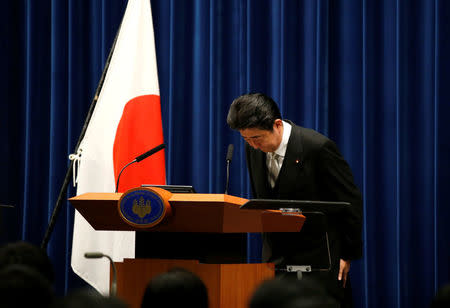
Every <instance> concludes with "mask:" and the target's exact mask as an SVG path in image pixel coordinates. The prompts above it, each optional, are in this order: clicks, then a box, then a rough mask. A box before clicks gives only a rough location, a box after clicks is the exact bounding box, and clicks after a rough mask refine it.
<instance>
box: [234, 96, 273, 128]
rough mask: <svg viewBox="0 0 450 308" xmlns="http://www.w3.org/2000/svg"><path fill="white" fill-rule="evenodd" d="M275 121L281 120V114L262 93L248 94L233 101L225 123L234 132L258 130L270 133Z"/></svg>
mask: <svg viewBox="0 0 450 308" xmlns="http://www.w3.org/2000/svg"><path fill="white" fill-rule="evenodd" d="M276 119H281V113H280V109H279V108H278V105H277V104H276V103H275V101H274V100H273V99H272V98H271V97H269V96H267V95H265V94H262V93H249V94H244V95H242V96H239V97H238V98H236V99H235V100H234V101H233V103H232V104H231V106H230V110H229V111H228V116H227V123H228V125H229V126H230V127H231V128H232V129H235V130H241V129H247V128H258V129H264V130H270V131H272V130H273V123H274V122H275V120H276Z"/></svg>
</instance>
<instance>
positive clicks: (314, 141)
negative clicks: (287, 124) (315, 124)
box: [291, 123, 330, 147]
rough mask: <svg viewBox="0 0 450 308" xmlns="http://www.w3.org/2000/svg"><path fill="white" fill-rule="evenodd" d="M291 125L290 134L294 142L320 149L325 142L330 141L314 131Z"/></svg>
mask: <svg viewBox="0 0 450 308" xmlns="http://www.w3.org/2000/svg"><path fill="white" fill-rule="evenodd" d="M291 125H292V132H291V134H292V136H293V137H294V139H295V140H296V142H298V141H301V142H302V143H304V144H306V145H312V146H319V147H320V146H322V145H323V144H325V143H326V142H328V141H330V139H329V138H328V137H326V136H325V135H323V134H321V133H319V132H318V131H316V130H314V129H311V128H306V127H302V126H299V125H296V124H293V123H292V124H291Z"/></svg>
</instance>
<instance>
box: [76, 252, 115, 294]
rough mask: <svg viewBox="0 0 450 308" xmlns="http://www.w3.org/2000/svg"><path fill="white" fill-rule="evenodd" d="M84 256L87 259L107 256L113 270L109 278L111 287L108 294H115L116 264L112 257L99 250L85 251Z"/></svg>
mask: <svg viewBox="0 0 450 308" xmlns="http://www.w3.org/2000/svg"><path fill="white" fill-rule="evenodd" d="M84 257H85V258H87V259H101V258H107V259H108V260H109V263H110V265H111V267H112V270H113V276H112V279H111V288H110V289H109V296H116V294H117V270H116V265H115V264H114V261H113V259H112V258H111V257H110V256H108V255H105V254H103V253H101V252H86V253H85V254H84Z"/></svg>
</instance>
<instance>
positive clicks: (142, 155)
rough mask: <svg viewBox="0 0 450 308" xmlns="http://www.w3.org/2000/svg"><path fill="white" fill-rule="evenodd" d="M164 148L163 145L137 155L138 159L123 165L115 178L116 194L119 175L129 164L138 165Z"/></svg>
mask: <svg viewBox="0 0 450 308" xmlns="http://www.w3.org/2000/svg"><path fill="white" fill-rule="evenodd" d="M165 147H166V145H165V144H164V143H162V144H160V145H158V146H157V147H154V148H153V149H151V150H149V151H147V152H145V153H144V154H141V155H139V156H138V157H136V158H135V159H134V160H133V161H131V162H129V163H128V164H126V165H125V167H123V168H122V170H120V172H119V176H118V177H117V183H116V192H117V191H118V190H119V180H120V175H121V174H122V172H123V170H125V168H126V167H128V166H129V165H131V164H134V163H138V162H140V161H141V160H144V159H146V158H147V157H149V156H151V155H153V154H155V153H156V152H159V151H161V150H162V149H164V148H165Z"/></svg>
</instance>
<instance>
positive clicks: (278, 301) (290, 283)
mask: <svg viewBox="0 0 450 308" xmlns="http://www.w3.org/2000/svg"><path fill="white" fill-rule="evenodd" d="M337 307H339V305H338V304H337V302H336V301H335V300H334V299H333V298H331V297H330V296H329V295H327V294H326V292H325V290H324V289H323V288H322V287H321V286H320V285H318V284H317V283H316V282H315V281H313V280H308V281H305V280H297V279H278V278H277V279H273V280H268V281H265V282H263V283H262V284H261V285H260V286H259V287H258V288H257V289H256V291H255V292H254V293H253V295H252V297H251V299H250V302H249V308H337Z"/></svg>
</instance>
